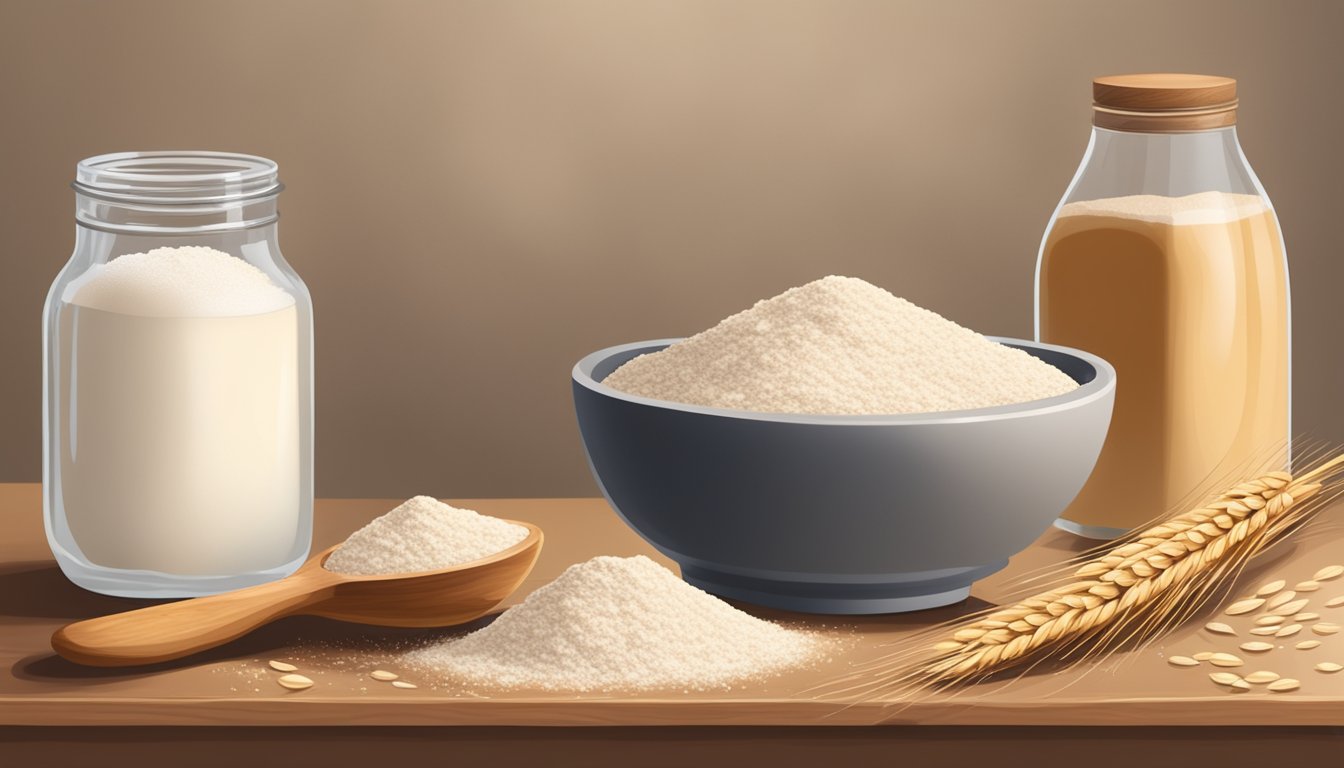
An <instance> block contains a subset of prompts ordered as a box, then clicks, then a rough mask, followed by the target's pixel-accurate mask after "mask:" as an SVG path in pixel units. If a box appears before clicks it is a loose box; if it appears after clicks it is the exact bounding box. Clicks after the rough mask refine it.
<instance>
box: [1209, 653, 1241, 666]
mask: <svg viewBox="0 0 1344 768" xmlns="http://www.w3.org/2000/svg"><path fill="white" fill-rule="evenodd" d="M1209 663H1210V664H1212V665H1213V666H1215V667H1240V666H1241V665H1242V664H1245V663H1246V662H1244V661H1242V660H1241V657H1240V656H1234V655H1232V654H1230V653H1215V654H1213V655H1212V656H1210V657H1209Z"/></svg>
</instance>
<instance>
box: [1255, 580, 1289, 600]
mask: <svg viewBox="0 0 1344 768" xmlns="http://www.w3.org/2000/svg"><path fill="white" fill-rule="evenodd" d="M1287 583H1288V582H1286V581H1284V580H1283V579H1277V580H1275V581H1271V582H1269V583H1267V584H1265V585H1263V586H1261V587H1260V588H1259V589H1257V590H1255V596H1256V597H1269V596H1270V595H1272V594H1274V593H1275V592H1278V591H1279V590H1280V589H1283V587H1284V585H1285V584H1287Z"/></svg>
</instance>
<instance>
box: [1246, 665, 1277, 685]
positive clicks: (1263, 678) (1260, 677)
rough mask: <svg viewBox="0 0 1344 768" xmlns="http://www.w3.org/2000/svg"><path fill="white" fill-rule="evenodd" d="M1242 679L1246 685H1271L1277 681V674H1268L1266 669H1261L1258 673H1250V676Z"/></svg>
mask: <svg viewBox="0 0 1344 768" xmlns="http://www.w3.org/2000/svg"><path fill="white" fill-rule="evenodd" d="M1242 679H1244V680H1245V681H1246V682H1248V683H1255V684H1256V685H1261V684H1263V683H1272V682H1274V681H1275V680H1278V679H1279V673H1278V672H1270V671H1269V670H1267V669H1262V670H1260V671H1259V672H1252V673H1251V674H1249V675H1247V676H1246V677H1244V678H1242Z"/></svg>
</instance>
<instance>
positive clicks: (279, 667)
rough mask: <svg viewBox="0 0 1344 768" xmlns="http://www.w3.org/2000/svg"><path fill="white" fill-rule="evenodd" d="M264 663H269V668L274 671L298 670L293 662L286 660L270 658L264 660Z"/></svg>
mask: <svg viewBox="0 0 1344 768" xmlns="http://www.w3.org/2000/svg"><path fill="white" fill-rule="evenodd" d="M266 663H267V664H268V665H270V667H271V669H274V670H275V671H276V672H298V671H299V668H298V667H296V666H294V665H293V664H290V663H289V662H287V661H275V660H274V659H272V660H271V661H268V662H266Z"/></svg>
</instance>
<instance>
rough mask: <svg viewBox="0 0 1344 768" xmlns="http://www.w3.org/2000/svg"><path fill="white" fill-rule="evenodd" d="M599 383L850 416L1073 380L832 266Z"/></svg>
mask: <svg viewBox="0 0 1344 768" xmlns="http://www.w3.org/2000/svg"><path fill="white" fill-rule="evenodd" d="M602 383H603V384H606V385H608V386H610V387H612V388H614V389H618V390H620V391H622V392H626V393H629V394H632V395H639V396H641V397H650V398H654V399H657V400H669V401H672V402H677V403H688V404H691V405H704V406H711V407H716V408H734V409H738V410H746V411H761V412H768V413H806V414H850V415H857V414H868V415H879V414H902V413H931V412H936V411H956V410H962V409H966V408H985V407H989V406H995V405H1007V404H1010V403H1022V402H1026V401H1028V400H1037V399H1040V398H1044V397H1053V396H1055V395H1062V394H1064V393H1066V392H1069V391H1072V390H1074V389H1076V388H1077V387H1078V384H1077V383H1076V382H1074V380H1073V379H1071V378H1069V377H1068V376H1067V375H1065V374H1064V372H1062V371H1060V370H1059V369H1058V368H1055V367H1054V366H1052V365H1049V364H1047V363H1044V362H1042V361H1041V360H1038V359H1037V358H1035V357H1032V356H1031V355H1028V354H1027V353H1025V352H1022V351H1021V350H1017V349H1013V348H1011V347H1005V346H1003V345H1002V344H997V343H995V342H992V341H990V340H989V339H986V338H985V337H984V336H981V335H980V334H978V333H976V332H975V331H972V330H969V329H966V328H963V327H961V326H960V325H957V324H956V323H954V322H952V321H951V320H947V319H946V318H943V317H941V316H940V315H938V314H937V313H934V312H931V311H929V310H927V309H923V308H921V307H918V306H916V305H914V304H911V303H910V302H908V301H906V300H905V299H902V298H899V297H897V296H894V295H892V294H891V293H889V292H887V291H885V290H883V289H881V288H878V287H877V286H875V285H872V284H871V283H868V282H865V281H863V280H859V279H857V278H853V277H837V276H834V275H832V276H830V277H824V278H822V279H820V280H815V281H813V282H811V283H808V284H807V285H803V286H799V287H797V288H792V289H790V290H788V291H785V292H784V293H782V294H780V295H778V296H776V297H774V298H772V299H765V300H763V301H759V302H757V303H756V305H755V306H753V307H752V308H750V309H748V310H745V311H743V312H739V313H737V314H735V315H733V316H731V317H729V318H727V319H725V320H723V321H722V322H720V323H719V324H718V325H716V326H714V327H713V328H710V329H709V330H707V331H704V332H702V333H698V334H696V335H694V336H691V337H690V338H688V339H685V340H683V341H680V342H678V343H676V344H673V345H671V346H669V347H667V348H666V349H663V350H659V351H658V352H653V353H651V354H647V355H641V356H639V357H637V358H635V359H633V360H630V361H629V362H627V363H626V364H625V365H622V366H621V367H620V368H617V369H616V370H615V371H613V372H612V373H611V374H610V375H609V376H607V377H606V379H604V380H603V382H602Z"/></svg>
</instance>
